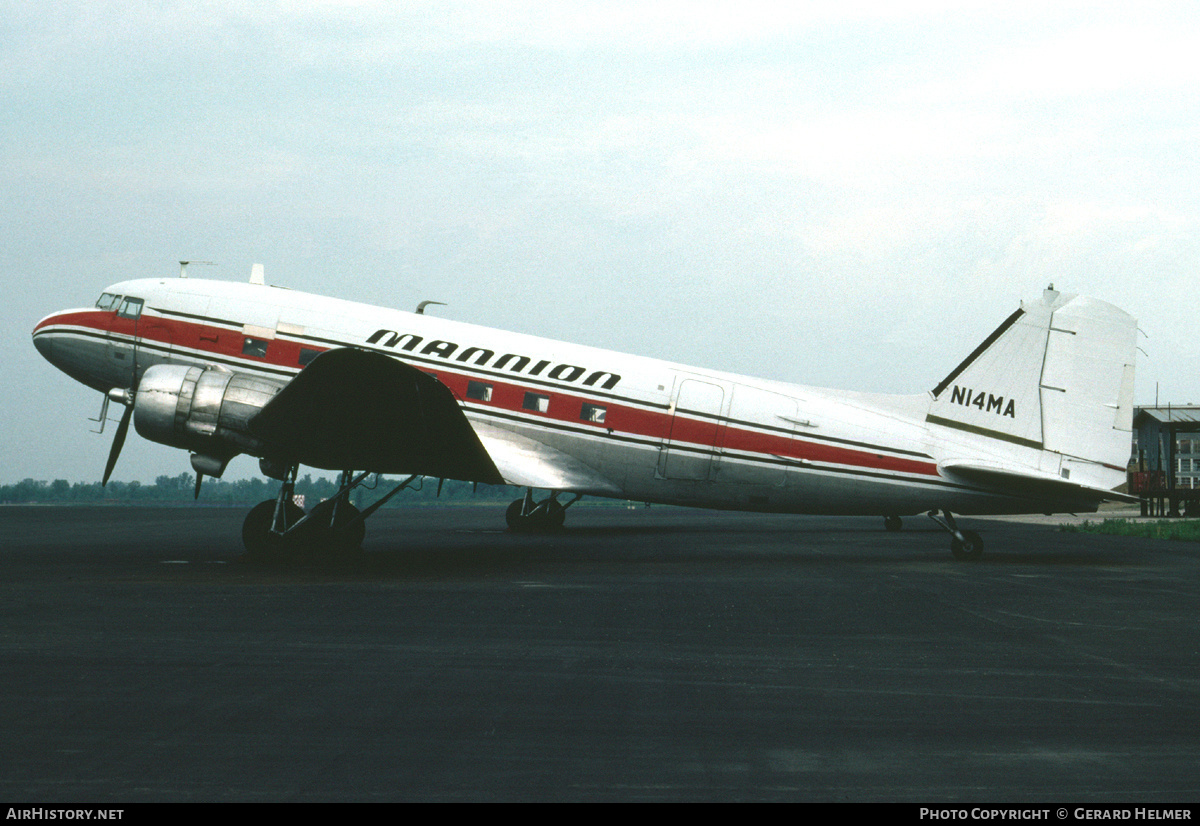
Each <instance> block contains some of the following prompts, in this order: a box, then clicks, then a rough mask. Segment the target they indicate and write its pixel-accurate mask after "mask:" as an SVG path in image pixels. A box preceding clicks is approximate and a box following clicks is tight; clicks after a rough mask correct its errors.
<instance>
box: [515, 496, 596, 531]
mask: <svg viewBox="0 0 1200 826" xmlns="http://www.w3.org/2000/svg"><path fill="white" fill-rule="evenodd" d="M582 498H583V495H582V494H579V493H577V494H575V498H574V499H572V500H571V501H570V502H567V504H565V505H564V504H562V503H561V502H559V501H558V493H556V492H553V491H552V492H551V493H550V495H549V496H548V497H546V498H545V499H543V500H542V501H540V502H534V501H533V488H526V489H525V497H524V498H523V499H516V500H513V503H512V504H511V505H509V506H508V510H507V511H505V513H504V519H505V521H507V522H508V529H509V530H511V531H513V532H515V533H545V532H547V531H554V530H558V529H559V528H561V527H562V526H563V521H564V520H565V519H566V516H567V508H569V507H571V506H572V505H574V504H575V503H576V502H578V501H579V500H580V499H582Z"/></svg>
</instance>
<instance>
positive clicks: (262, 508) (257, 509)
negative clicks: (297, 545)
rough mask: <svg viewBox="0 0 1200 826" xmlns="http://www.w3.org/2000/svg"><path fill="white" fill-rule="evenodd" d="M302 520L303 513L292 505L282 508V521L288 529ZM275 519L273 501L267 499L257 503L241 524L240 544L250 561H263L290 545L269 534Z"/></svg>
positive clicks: (289, 503) (276, 535)
mask: <svg viewBox="0 0 1200 826" xmlns="http://www.w3.org/2000/svg"><path fill="white" fill-rule="evenodd" d="M302 518H304V511H303V510H301V508H300V507H299V506H298V505H296V504H294V503H292V502H287V503H285V504H284V506H283V521H284V524H285V525H286V526H288V527H290V526H292V525H295V524H296V523H297V522H299V521H300V520H301V519H302ZM274 519H275V500H274V499H268V500H266V501H265V502H259V503H258V504H257V505H255V506H254V507H253V508H251V509H250V512H249V513H248V514H246V519H245V521H244V522H242V544H243V545H245V546H246V555H247V556H249V557H250V558H252V559H263V558H267V557H270V556H274V555H276V554H279V553H281V552H283V551H284V550H286V549H287V546H288V545H289V544H290V542H289V541H288V540H285V539H284V538H283V537H282V536H279V535H278V534H273V533H271V522H272V521H274Z"/></svg>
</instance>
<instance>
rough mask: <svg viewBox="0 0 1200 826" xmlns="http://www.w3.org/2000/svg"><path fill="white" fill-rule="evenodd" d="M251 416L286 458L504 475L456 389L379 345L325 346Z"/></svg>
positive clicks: (340, 465) (474, 477) (428, 472)
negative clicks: (379, 350) (367, 347)
mask: <svg viewBox="0 0 1200 826" xmlns="http://www.w3.org/2000/svg"><path fill="white" fill-rule="evenodd" d="M248 424H249V428H250V430H251V432H252V433H254V435H255V436H257V437H258V438H260V439H262V440H264V441H265V442H267V443H268V445H269V446H270V448H271V449H272V450H273V451H275V452H277V453H278V458H281V459H283V460H285V461H288V462H298V463H300V464H305V465H310V466H312V467H318V468H325V469H327V470H347V469H353V470H366V471H372V472H375V473H417V474H420V475H422V476H436V477H441V478H446V479H463V480H466V481H473V482H485V483H488V484H502V483H503V479H502V478H501V476H500V472H499V471H498V470H497V469H496V466H495V464H494V463H493V462H492V460H491V458H489V456H488V454H487V451H486V450H484V448H483V445H481V444H480V442H479V439H478V437H476V435H475V431H474V430H472V429H471V425H470V423H469V422H468V421H467V418H466V416H464V415H463V412H462V408H461V407H459V405H458V402H457V400H455V398H454V394H453V393H451V392H450V390H449V389H448V388H447V387H446V386H445V385H444V384H442V383H441V382H440V381H438V380H437V379H435V378H434V377H433V376H430V375H428V374H426V373H423V372H422V371H420V370H418V369H417V368H415V367H411V366H409V365H407V364H404V363H403V362H401V361H398V360H396V359H394V358H390V357H389V356H385V355H382V354H379V353H372V352H368V351H365V350H355V349H350V348H344V349H338V350H330V351H328V352H325V353H322V354H321V355H320V356H318V357H317V358H315V359H313V361H312V363H311V364H309V365H308V366H307V367H305V368H304V369H303V370H302V371H300V374H299V375H297V376H296V378H294V379H292V381H291V382H290V383H289V384H288V385H287V386H286V387H284V388H283V389H282V390H281V391H279V394H278V395H276V396H275V398H273V399H271V400H270V401H269V402H267V404H266V405H265V406H264V407H263V409H262V410H261V411H260V412H259V413H258V414H257V415H256V416H255V417H254V418H252V419H251V420H250V421H249V423H248ZM273 458H275V457H273Z"/></svg>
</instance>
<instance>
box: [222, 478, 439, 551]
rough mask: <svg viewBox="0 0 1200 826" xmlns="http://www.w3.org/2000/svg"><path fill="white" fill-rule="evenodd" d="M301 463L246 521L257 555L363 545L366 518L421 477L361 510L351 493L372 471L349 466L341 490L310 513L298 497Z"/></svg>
mask: <svg viewBox="0 0 1200 826" xmlns="http://www.w3.org/2000/svg"><path fill="white" fill-rule="evenodd" d="M298 470H299V467H298V466H297V465H292V466H291V467H289V468H288V469H287V472H286V473H285V474H284V479H283V484H282V485H281V486H280V488H279V496H277V497H276V498H275V499H274V500H270V499H268V500H267V501H265V502H259V503H258V504H257V505H255V506H254V507H253V508H251V509H250V513H248V514H247V515H246V521H245V522H243V523H242V542H243V544H245V546H246V555H247V556H248V557H249V558H251V559H272V558H289V557H295V556H301V555H304V554H313V555H318V556H320V555H325V556H332V555H340V556H345V555H348V554H351V553H354V552H356V551H358V550H360V549H361V547H362V541H363V537H364V536H365V535H366V525H365V524H364V522H365V521H366V518H367V517H368V516H370V515H371V514H373V513H374V512H375V511H376V510H378V509H379V507H380V506H382V505H383V504H384V503H385V502H387V501H388V500H389V499H391V498H392V497H393V496H395V495H396V494H397V493H399V492H400V491H402V490H404V489H405V488H407V487H408V486H409V485H411V484H412V483H413V482H415V481H416V480H417V478H418V477H417V476H410V477H408V478H407V479H406V480H404V481H403V482H401V483H400V484H399V485H397V486H396V487H395V488H393V489H392V490H391V491H390V492H389V493H388V494H387V495H386V496H384V497H383V498H382V499H380V500H379V501H378V502H375V503H374V504H373V505H371V506H370V507H368V508H365V509H364V510H362V511H360V510H359V509H358V508H356V507H355V506H354V505H352V504H351V503H350V493H351V492H352V491H353V490H354V489H355V488H357V487H358V486H360V485H361V484H362V483H363V480H365V479H366V478H367V477H368V476H370V475H371V474H369V473H360V474H359V475H358V476H354V475H353V473H352V472H351V471H348V470H347V471H344V472H343V473H342V476H341V484H340V485H339V487H338V492H337V493H336V494H334V495H333V496H332V497H330V498H329V499H326V500H325V501H324V502H321V503H320V504H318V505H316V506H315V507H313V508H312V510H310V511H309V512H308V513H307V514H306V513H305V512H304V510H303V509H302V508H300V507H299V506H298V505H296V504H295V502H294V501H293V494H294V493H295V491H296V473H297V471H298Z"/></svg>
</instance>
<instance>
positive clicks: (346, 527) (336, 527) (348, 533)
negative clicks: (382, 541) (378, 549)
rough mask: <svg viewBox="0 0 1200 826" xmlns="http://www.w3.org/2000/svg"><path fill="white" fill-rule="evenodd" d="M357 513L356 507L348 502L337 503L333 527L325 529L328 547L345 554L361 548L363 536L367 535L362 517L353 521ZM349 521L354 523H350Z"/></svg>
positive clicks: (365, 524)
mask: <svg viewBox="0 0 1200 826" xmlns="http://www.w3.org/2000/svg"><path fill="white" fill-rule="evenodd" d="M359 513H360V511H359V510H358V508H356V507H354V506H353V505H351V504H350V503H349V502H342V503H341V504H340V505H338V509H337V515H336V516H335V517H334V518H333V527H332V528H327V529H326V530H327V534H326V535H327V536H328V538H329V544H330V547H331V549H332V550H333V551H335V552H336V553H340V554H346V553H354V552H355V551H359V550H362V543H363V537H365V536H366V535H367V523H366V522H365V521H364V520H362V519H359V520H358V521H357V522H355V521H354V520H355V519H356V518H357V517H358V515H359ZM351 522H354V524H353V525H351V524H350V523H351Z"/></svg>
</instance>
